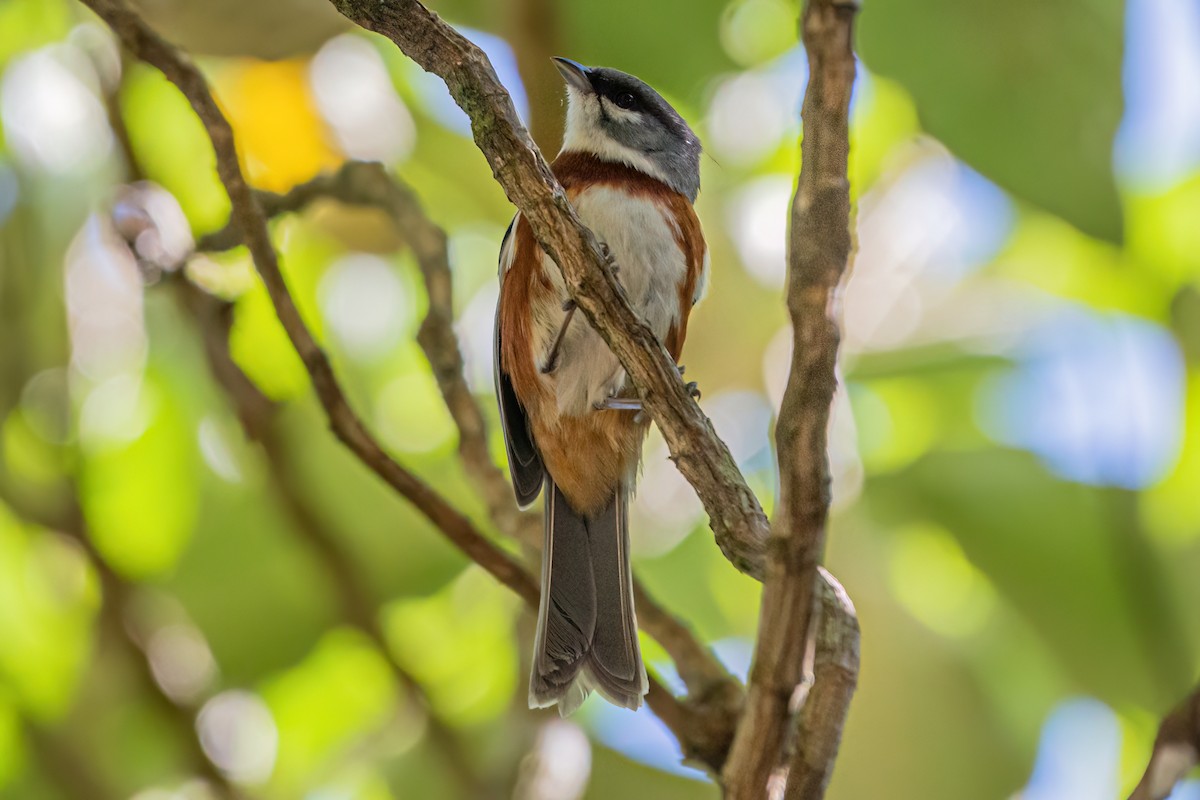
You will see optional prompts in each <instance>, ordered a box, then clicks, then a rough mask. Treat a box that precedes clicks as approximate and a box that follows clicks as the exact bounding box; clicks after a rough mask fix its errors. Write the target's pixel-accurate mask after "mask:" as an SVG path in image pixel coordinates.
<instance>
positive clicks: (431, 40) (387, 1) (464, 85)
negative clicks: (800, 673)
mask: <svg viewBox="0 0 1200 800" xmlns="http://www.w3.org/2000/svg"><path fill="white" fill-rule="evenodd" d="M331 2H333V4H334V5H335V6H336V7H337V9H338V11H340V12H341V13H342V14H344V15H345V16H346V17H348V18H349V19H351V20H352V21H354V22H355V23H357V24H358V25H361V26H362V27H364V28H366V29H368V30H372V31H376V32H377V33H381V34H383V35H384V36H386V37H388V38H389V39H391V40H392V41H393V42H395V43H396V45H397V46H398V47H399V48H400V49H401V50H402V51H403V52H404V54H405V55H407V56H408V57H409V58H411V59H413V60H414V61H415V62H417V64H418V65H420V66H421V68H422V69H424V70H426V71H427V72H432V73H434V74H436V75H438V76H439V77H441V78H442V79H443V80H444V81H445V82H446V86H447V88H448V89H449V90H450V94H451V96H452V97H453V98H454V100H455V102H457V103H458V104H459V106H461V107H462V108H463V110H464V111H466V113H467V115H468V116H469V117H470V118H471V129H472V131H473V133H474V136H475V143H476V144H477V145H478V146H479V149H480V150H481V151H483V154H484V156H486V157H487V160H488V163H489V164H490V165H491V167H492V172H493V174H494V175H495V177H496V180H497V181H498V182H499V183H500V185H501V186H502V187H503V188H504V190H505V192H506V193H507V194H508V197H509V199H510V200H511V201H512V202H513V204H514V205H516V206H517V208H518V209H520V211H521V213H522V214H523V215H524V216H525V218H526V219H527V220H529V223H530V226H531V227H532V228H533V233H534V236H535V237H536V238H537V240H538V242H539V243H540V244H541V246H542V248H543V249H544V250H545V251H546V252H547V253H548V254H549V255H550V257H551V258H553V259H554V261H555V263H557V264H558V265H559V267H560V268H561V269H562V272H563V277H564V279H565V281H566V285H567V288H568V290H569V291H570V293H571V296H572V297H573V298H574V299H575V300H576V302H577V303H578V305H579V308H581V309H582V310H583V312H584V314H585V315H586V316H587V318H588V320H589V321H590V322H591V323H592V325H593V326H594V327H595V329H596V331H597V332H598V333H599V334H600V335H601V336H602V337H603V338H604V340H605V341H606V342H607V343H608V345H609V347H610V348H611V349H612V351H613V353H614V354H615V355H616V356H617V358H618V359H619V360H620V362H621V364H622V366H624V367H625V369H626V371H627V372H628V373H629V375H630V377H631V378H632V379H633V382H634V384H635V385H636V386H637V387H638V390H639V392H640V393H641V398H642V402H643V404H644V406H645V408H646V410H647V411H648V412H649V413H650V415H651V417H653V419H654V421H655V422H656V423H657V424H658V427H659V430H661V431H662V433H663V437H664V438H665V439H666V441H667V445H668V447H669V448H670V450H671V457H672V459H673V460H674V461H675V463H676V465H677V466H678V467H679V471H680V472H681V473H682V474H683V476H684V477H685V478H687V480H688V481H689V482H690V483H691V484H692V486H693V487H695V489H696V493H697V495H699V497H700V500H701V502H702V503H703V504H704V508H705V511H707V512H708V515H709V521H710V524H711V526H712V529H713V532H714V534H715V535H716V540H717V545H718V546H719V547H720V548H721V551H722V552H723V553H724V554H725V556H726V557H727V558H728V559H729V560H730V562H732V563H733V565H734V566H735V567H737V568H738V569H739V570H741V571H742V572H745V573H746V574H748V575H751V576H754V577H756V578H759V579H761V578H762V575H763V549H764V545H765V542H766V539H767V535H768V525H767V518H766V515H765V514H763V511H762V507H761V506H760V505H759V503H758V498H756V497H755V496H754V493H753V492H751V491H750V488H749V487H748V486H747V485H746V482H745V480H744V479H743V477H742V475H741V473H740V472H739V471H738V468H737V465H736V464H735V463H734V461H733V457H732V456H731V455H730V453H729V448H728V447H726V446H725V443H724V442H722V441H721V439H720V438H719V437H718V436H717V434H716V431H715V430H713V427H712V423H711V422H710V421H709V419H708V417H706V416H705V415H704V413H703V412H702V411H701V410H700V407H699V406H698V405H696V403H695V401H694V400H693V399H692V398H691V396H690V395H689V393H688V391H687V388H686V387H685V386H684V383H683V380H682V379H681V378H680V375H679V371H678V369H676V366H675V363H674V362H673V361H672V360H671V358H670V356H669V355H667V352H666V350H664V349H663V346H662V344H661V343H660V342H659V341H658V339H657V338H656V337H655V336H654V334H653V333H652V332H651V331H650V329H649V328H648V327H647V326H646V325H645V323H643V322H642V321H641V319H640V318H639V317H638V315H637V314H636V312H634V311H633V309H632V308H631V307H630V305H629V302H628V300H627V299H626V297H625V294H624V291H623V290H622V289H621V287H620V284H618V283H617V281H616V279H615V278H614V277H613V274H612V272H611V271H610V270H609V269H608V267H607V265H606V263H605V259H604V256H603V254H602V253H601V251H600V248H599V245H598V243H597V241H596V237H595V236H594V235H593V234H592V233H591V231H589V230H588V229H587V228H585V227H584V226H583V225H582V223H580V221H579V218H578V216H576V214H575V211H574V210H573V209H572V208H571V205H570V203H568V202H567V197H566V194H565V193H564V192H563V190H562V187H561V186H559V184H558V182H557V181H556V180H555V179H554V176H553V174H552V173H551V172H550V168H549V167H548V166H547V165H546V162H545V160H544V159H543V158H542V156H541V154H540V153H539V152H538V150H537V148H536V147H535V146H534V145H533V142H532V140H531V139H530V138H529V134H528V133H527V132H526V130H525V128H524V126H522V124H521V121H520V119H518V117H517V113H516V110H515V109H514V108H513V104H512V101H511V99H510V98H509V96H508V92H506V91H505V89H504V87H503V86H502V85H501V84H500V82H499V80H498V79H497V78H496V73H495V71H494V70H493V69H492V66H491V64H490V63H489V62H488V60H487V57H486V56H485V55H484V54H483V52H482V51H481V50H479V48H477V47H476V46H475V45H473V44H472V43H471V42H469V41H467V39H465V38H464V37H463V36H462V35H461V34H459V33H458V32H457V31H455V30H454V29H453V28H451V27H450V26H449V25H447V24H446V23H444V22H442V20H441V19H440V18H439V17H438V16H437V15H436V14H434V13H432V12H430V11H429V10H428V9H427V8H425V7H424V6H423V5H421V3H419V2H417V0H384V1H383V2H380V1H379V0H331Z"/></svg>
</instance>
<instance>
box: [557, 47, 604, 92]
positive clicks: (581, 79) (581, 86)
mask: <svg viewBox="0 0 1200 800" xmlns="http://www.w3.org/2000/svg"><path fill="white" fill-rule="evenodd" d="M554 66H556V67H558V71H559V72H561V73H562V76H563V80H565V81H566V82H567V85H568V86H571V87H573V88H575V89H578V90H579V91H581V92H584V93H585V94H591V93H592V92H593V91H595V90H594V89H592V82H591V81H590V80H588V73H590V72H591V70H590V69H588V68H587V67H585V66H584V65H583V64H580V63H579V62H578V61H572V60H571V59H569V58H559V57H558V56H555V57H554Z"/></svg>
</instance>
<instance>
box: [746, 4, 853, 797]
mask: <svg viewBox="0 0 1200 800" xmlns="http://www.w3.org/2000/svg"><path fill="white" fill-rule="evenodd" d="M856 10H857V5H856V4H855V3H854V2H853V1H852V0H849V1H847V0H808V2H807V3H806V5H805V10H804V16H803V20H802V23H801V27H802V36H803V40H804V46H805V49H806V51H807V53H808V63H809V81H808V88H807V90H806V91H805V95H804V106H803V109H802V111H801V116H802V119H803V125H804V130H803V137H804V138H803V141H802V144H801V162H802V166H801V170H800V180H799V183H798V185H797V188H796V196H795V198H794V199H793V201H792V219H791V233H790V241H789V253H788V295H787V297H788V309H789V311H790V312H791V318H792V328H793V337H792V365H791V373H790V375H789V377H788V383H787V388H786V390H785V392H784V397H783V404H782V407H781V408H780V412H779V421H778V423H777V424H776V429H775V442H776V447H777V449H778V452H779V472H780V500H779V510H778V512H777V514H776V518H775V520H774V522H773V526H772V530H771V541H770V547H769V552H768V561H767V574H766V580H765V581H764V587H763V600H762V611H761V613H760V618H759V633H758V641H757V644H756V650H755V656H754V664H753V667H752V669H751V673H750V685H749V687H748V696H747V703H746V713H745V715H744V716H743V717H742V720H741V723H740V724H739V726H738V732H737V736H736V738H735V739H734V745H733V750H732V751H731V753H730V757H729V761H728V762H727V763H726V765H725V772H724V778H725V786H726V791H727V792H728V795H727V796H728V797H730V798H736V799H738V800H750V799H751V798H754V800H757V799H758V798H761V797H763V796H764V793H765V791H766V786H767V781H768V779H769V778H770V775H771V772H772V770H773V769H775V767H776V765H777V764H778V763H779V760H780V751H781V747H782V745H783V738H784V732H785V728H786V726H785V722H786V720H787V717H788V714H789V702H790V700H791V698H792V696H793V693H794V692H795V689H796V687H797V686H798V685H799V684H800V681H801V676H802V671H803V666H804V663H803V662H804V654H805V646H806V643H807V642H808V641H809V638H810V631H809V628H810V619H811V616H812V609H813V608H814V602H813V600H814V590H815V587H816V585H817V581H818V571H817V565H818V564H819V563H820V560H821V557H822V554H823V551H824V547H825V525H826V520H827V517H828V513H829V500H830V495H829V464H828V455H827V434H828V431H827V429H828V424H829V409H830V404H831V403H832V400H833V393H834V389H835V387H836V385H837V379H836V376H835V367H836V364H837V349H838V339H839V335H838V326H837V322H836V320H835V318H834V314H835V309H834V296H835V292H836V290H837V287H838V284H839V283H840V281H841V279H842V276H843V275H844V274H845V271H846V268H847V266H848V263H849V260H850V248H851V239H850V184H849V180H848V178H847V174H846V171H847V161H848V156H849V147H850V145H849V107H850V93H851V88H852V87H853V84H854V53H853V47H852V44H853V19H854V14H855V12H856ZM846 699H848V694H847V696H846ZM842 714H843V715H844V711H843V712H842ZM840 727H841V726H840V724H839V725H837V726H836V729H837V731H840ZM826 730H827V731H828V732H830V733H832V732H835V731H833V730H832V729H826ZM799 747H800V748H801V749H804V750H811V751H812V752H811V755H805V756H803V757H802V759H801V760H802V761H808V760H809V759H810V758H812V759H813V760H815V761H824V760H825V759H824V758H823V757H821V756H819V754H821V753H823V752H825V751H827V750H828V749H829V748H832V753H836V749H837V741H836V740H833V741H808V740H806V741H801V742H800V743H799ZM832 753H831V755H832ZM805 774H807V772H805ZM796 777H797V778H798V779H799V778H803V776H802V775H801V776H796ZM789 791H790V790H789ZM796 791H801V790H800V789H796ZM823 793H824V786H823V783H822V784H821V786H819V787H818V786H815V785H814V786H811V791H809V792H808V793H804V794H795V793H794V792H793V796H798V797H806V798H809V797H811V798H819V797H821V796H822V795H823Z"/></svg>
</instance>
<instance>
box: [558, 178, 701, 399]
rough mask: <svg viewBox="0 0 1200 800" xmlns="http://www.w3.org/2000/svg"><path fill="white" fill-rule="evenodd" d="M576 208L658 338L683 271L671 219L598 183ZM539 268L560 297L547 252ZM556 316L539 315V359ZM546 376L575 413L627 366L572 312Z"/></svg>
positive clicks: (671, 319) (673, 307)
mask: <svg viewBox="0 0 1200 800" xmlns="http://www.w3.org/2000/svg"><path fill="white" fill-rule="evenodd" d="M574 206H575V209H576V211H577V212H578V213H579V217H580V219H582V220H583V222H584V224H586V225H587V226H588V227H589V228H591V229H592V230H593V231H594V232H595V233H596V236H597V237H599V238H600V240H601V241H603V242H604V243H606V244H607V245H608V248H609V251H610V252H611V253H612V255H613V258H614V260H615V261H616V264H617V267H618V272H617V280H618V281H620V283H621V285H622V286H623V287H624V288H625V293H626V294H627V295H628V297H629V302H630V304H631V305H632V306H633V308H634V310H635V311H637V312H638V314H639V315H640V316H641V317H642V319H644V320H645V321H646V323H647V324H648V325H649V326H650V330H652V331H653V332H654V335H655V336H657V337H658V339H659V341H662V340H663V339H664V338H665V337H666V335H667V331H668V330H670V328H671V326H672V325H674V324H675V323H677V322H678V320H679V314H680V308H679V286H680V285H681V284H682V283H683V281H684V278H685V276H686V273H687V264H686V262H685V261H684V257H683V253H682V252H681V251H680V249H679V245H678V243H677V241H676V236H677V235H678V228H677V225H676V223H675V221H674V219H673V218H672V217H671V216H669V214H668V213H667V212H665V211H664V209H663V207H662V206H660V205H659V204H658V203H657V202H655V201H654V200H653V199H650V198H643V197H634V198H631V197H629V196H628V195H626V194H625V193H623V192H620V191H617V190H614V189H612V188H609V187H604V186H600V187H596V188H593V189H587V190H585V191H584V192H582V193H581V194H580V195H579V196H577V197H576V198H575V200H574ZM543 269H545V270H546V274H547V275H548V276H549V278H550V280H551V281H552V282H553V284H554V285H555V287H556V288H557V289H558V291H559V294H560V296H561V298H562V299H563V300H564V301H565V300H566V299H567V297H568V295H567V291H566V288H565V286H564V285H563V280H562V274H561V273H560V272H559V270H558V267H556V266H555V265H554V263H553V262H552V261H550V259H549V257H548V256H544V257H543ZM562 318H563V313H562V312H561V311H559V310H557V309H550V310H549V313H548V314H547V315H546V318H544V319H542V318H539V319H538V320H537V322H538V324H537V325H536V326H535V329H536V331H537V333H536V338H537V340H538V341H536V342H535V345H534V348H535V349H534V354H535V358H536V359H537V363H539V364H540V363H543V362H544V360H545V355H546V353H547V352H548V351H549V349H550V346H551V344H552V342H553V341H554V336H555V334H557V332H558V329H559V327H560V325H561V322H562ZM551 380H552V382H553V385H554V389H555V393H556V396H557V398H558V409H559V412H560V413H562V414H567V415H570V416H578V415H582V414H585V413H588V412H589V411H591V410H592V409H593V408H594V407H595V406H596V405H597V404H599V403H602V402H603V401H604V400H605V398H607V397H611V396H612V395H615V394H618V393H620V392H621V391H622V390H623V389H624V388H625V370H624V369H622V367H621V364H620V362H618V361H617V358H616V356H614V355H613V354H612V352H611V351H610V350H609V349H608V345H606V344H605V343H604V340H603V339H601V338H600V335H599V334H597V333H596V331H595V330H594V329H593V328H592V326H591V325H590V324H589V323H588V321H587V319H586V318H585V317H584V316H583V314H576V315H575V318H574V319H573V320H572V322H571V325H570V328H568V330H567V335H566V337H565V338H564V340H563V343H562V346H561V348H560V350H559V358H558V368H557V370H556V371H555V373H554V375H553V376H552V378H551Z"/></svg>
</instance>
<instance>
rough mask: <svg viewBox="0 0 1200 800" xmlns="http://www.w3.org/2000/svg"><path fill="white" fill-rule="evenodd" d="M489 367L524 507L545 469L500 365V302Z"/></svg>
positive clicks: (504, 267)
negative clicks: (491, 370)
mask: <svg viewBox="0 0 1200 800" xmlns="http://www.w3.org/2000/svg"><path fill="white" fill-rule="evenodd" d="M516 226H517V217H514V218H513V221H512V222H511V223H510V224H509V226H508V230H507V231H505V232H504V241H503V242H502V243H501V245H500V265H499V273H500V286H501V291H503V286H504V274H505V272H507V271H508V268H509V267H510V266H512V262H513V258H514V257H515V250H516V236H515V235H514V233H515V230H516ZM492 366H493V369H494V370H495V375H496V399H497V400H498V401H499V404H500V427H501V429H502V430H503V432H504V449H505V450H506V451H507V452H508V473H509V476H510V477H511V478H512V485H513V493H514V494H515V495H516V497H517V505H518V506H520V507H521V508H525V507H527V506H529V505H530V504H531V503H533V501H534V500H536V499H537V496H538V494H539V493H540V492H541V490H542V479H543V477H544V476H545V469H544V467H543V466H542V457H541V455H540V454H539V453H538V451H537V448H536V447H534V445H533V437H532V436H531V435H530V433H529V420H528V418H527V417H526V415H525V408H524V407H523V406H522V405H521V401H520V400H518V399H517V393H516V392H515V391H514V390H513V386H512V381H511V380H510V379H509V376H508V373H507V372H505V371H504V368H503V367H502V366H501V364H500V304H499V303H497V304H496V327H495V336H494V340H493V347H492Z"/></svg>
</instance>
